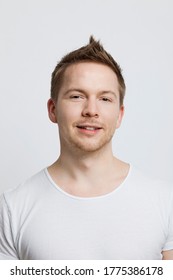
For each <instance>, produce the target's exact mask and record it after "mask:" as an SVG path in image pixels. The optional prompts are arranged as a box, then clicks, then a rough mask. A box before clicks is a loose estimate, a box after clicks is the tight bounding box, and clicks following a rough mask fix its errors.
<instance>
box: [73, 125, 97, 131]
mask: <svg viewBox="0 0 173 280" xmlns="http://www.w3.org/2000/svg"><path fill="white" fill-rule="evenodd" d="M77 127H78V128H80V129H86V130H91V131H93V130H98V129H101V127H96V126H85V125H77Z"/></svg>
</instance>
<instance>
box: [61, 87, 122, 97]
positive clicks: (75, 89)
mask: <svg viewBox="0 0 173 280" xmlns="http://www.w3.org/2000/svg"><path fill="white" fill-rule="evenodd" d="M73 91H76V92H80V93H83V94H86V91H85V90H83V89H80V88H71V89H69V90H67V91H66V92H65V93H64V95H67V94H68V93H70V92H73ZM101 94H113V95H114V96H115V97H116V98H117V93H116V92H114V91H112V90H103V91H100V92H99V95H101Z"/></svg>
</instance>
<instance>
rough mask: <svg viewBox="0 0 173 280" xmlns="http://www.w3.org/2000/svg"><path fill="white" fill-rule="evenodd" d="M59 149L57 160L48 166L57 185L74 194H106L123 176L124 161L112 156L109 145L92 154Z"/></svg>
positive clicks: (125, 172)
mask: <svg viewBox="0 0 173 280" xmlns="http://www.w3.org/2000/svg"><path fill="white" fill-rule="evenodd" d="M65 151H66V152H64V151H63V150H61V154H60V157H59V159H58V160H57V161H56V162H55V163H54V164H53V165H52V166H50V167H49V168H48V170H49V172H50V174H51V176H52V178H53V179H54V181H55V182H56V183H57V185H60V186H63V187H64V190H65V191H66V192H68V193H71V194H74V195H77V196H95V195H100V194H104V193H108V192H109V191H111V190H112V187H113V188H115V187H116V186H118V185H119V184H120V183H121V182H122V181H123V180H124V178H125V177H126V176H127V172H128V164H126V163H124V162H122V161H120V160H118V159H117V158H115V157H114V156H113V153H112V149H110V147H107V148H104V151H103V149H101V150H99V151H95V152H92V153H88V152H87V153H84V152H82V153H76V152H75V153H73V152H72V151H68V150H67V149H66V150H65Z"/></svg>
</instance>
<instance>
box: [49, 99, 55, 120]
mask: <svg viewBox="0 0 173 280" xmlns="http://www.w3.org/2000/svg"><path fill="white" fill-rule="evenodd" d="M55 109H56V105H55V101H54V100H53V99H52V98H50V99H49V100H48V102H47V110H48V115H49V119H50V120H51V121H52V122H53V123H57V117H56V113H55Z"/></svg>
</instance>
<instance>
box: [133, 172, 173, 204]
mask: <svg viewBox="0 0 173 280" xmlns="http://www.w3.org/2000/svg"><path fill="white" fill-rule="evenodd" d="M131 183H132V185H133V186H134V191H136V192H140V194H141V195H142V196H143V198H145V199H146V200H150V201H151V202H153V203H154V204H158V205H160V207H163V208H164V207H165V208H167V207H168V208H170V207H171V205H173V184H172V183H171V182H168V181H165V180H161V179H158V178H153V177H151V176H149V175H148V174H147V173H146V172H144V171H141V170H139V169H138V168H136V167H132V170H131Z"/></svg>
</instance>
